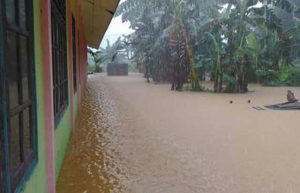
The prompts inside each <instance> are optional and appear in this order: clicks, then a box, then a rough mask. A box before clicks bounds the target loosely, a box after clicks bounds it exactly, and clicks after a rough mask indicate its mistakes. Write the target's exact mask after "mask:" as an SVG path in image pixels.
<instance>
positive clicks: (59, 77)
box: [51, 0, 68, 125]
mask: <svg viewBox="0 0 300 193" xmlns="http://www.w3.org/2000/svg"><path fill="white" fill-rule="evenodd" d="M51 14H52V17H51V18H52V24H51V25H52V62H53V64H52V68H53V101H54V119H55V125H58V123H59V121H60V119H61V117H62V115H63V113H64V111H65V109H66V107H67V106H68V65H67V37H66V36H67V34H66V1H65V0H52V1H51Z"/></svg>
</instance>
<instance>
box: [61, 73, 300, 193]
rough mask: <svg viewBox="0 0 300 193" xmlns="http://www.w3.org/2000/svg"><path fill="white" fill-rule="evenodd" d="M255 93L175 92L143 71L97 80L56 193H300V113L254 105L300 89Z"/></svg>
mask: <svg viewBox="0 0 300 193" xmlns="http://www.w3.org/2000/svg"><path fill="white" fill-rule="evenodd" d="M250 89H251V90H253V92H249V93H247V94H235V95H233V94H213V93H191V92H171V91H170V86H169V85H153V84H147V83H146V82H145V80H144V79H143V78H142V76H141V75H136V74H135V75H130V76H129V77H106V76H104V75H102V74H101V75H93V76H91V77H90V78H89V80H88V84H87V90H86V92H85V94H84V100H83V106H82V109H81V112H80V115H79V120H78V122H77V127H76V129H75V131H74V133H73V135H72V137H71V142H70V145H69V150H68V153H67V156H66V158H65V161H64V165H63V169H62V171H61V175H60V177H59V180H58V184H57V191H58V193H98V192H99V193H101V192H103V193H110V192H112V193H113V192H120V193H194V192H195V193H229V192H230V193H292V192H295V193H296V192H300V140H299V139H300V127H299V118H300V114H299V111H273V110H268V109H265V110H256V109H253V108H252V107H263V105H269V104H276V103H280V102H285V100H286V99H285V95H286V91H287V89H291V90H292V91H294V93H295V95H296V96H300V89H299V88H285V87H281V88H262V87H259V86H257V85H252V86H251V87H250ZM249 100H250V101H251V103H248V101H249ZM230 101H232V102H233V103H232V104H231V103H230Z"/></svg>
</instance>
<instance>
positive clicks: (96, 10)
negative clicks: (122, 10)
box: [79, 0, 120, 48]
mask: <svg viewBox="0 0 300 193" xmlns="http://www.w3.org/2000/svg"><path fill="white" fill-rule="evenodd" d="M119 3H120V0H110V1H108V0H79V6H80V15H81V18H82V20H83V25H84V30H85V38H86V41H87V44H88V46H90V47H93V48H99V45H100V43H101V40H102V39H103V36H104V34H105V32H106V31H107V28H108V26H109V24H110V23H111V20H112V18H113V17H114V13H115V12H116V10H117V7H118V5H119Z"/></svg>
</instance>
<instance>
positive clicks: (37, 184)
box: [23, 0, 46, 193]
mask: <svg viewBox="0 0 300 193" xmlns="http://www.w3.org/2000/svg"><path fill="white" fill-rule="evenodd" d="M39 14H40V1H39V0H34V24H35V25H34V45H35V77H36V95H37V101H36V102H37V104H38V105H37V109H36V110H37V123H38V124H37V129H38V135H37V136H38V163H37V165H36V167H35V168H34V170H33V174H32V176H30V177H29V181H28V182H27V183H26V184H25V185H24V186H23V189H24V193H42V192H45V191H46V164H45V163H46V155H45V136H46V135H45V118H44V92H43V91H44V84H43V81H41V80H43V65H42V53H41V46H42V45H41V35H40V34H41V31H40V25H39V23H40V17H39Z"/></svg>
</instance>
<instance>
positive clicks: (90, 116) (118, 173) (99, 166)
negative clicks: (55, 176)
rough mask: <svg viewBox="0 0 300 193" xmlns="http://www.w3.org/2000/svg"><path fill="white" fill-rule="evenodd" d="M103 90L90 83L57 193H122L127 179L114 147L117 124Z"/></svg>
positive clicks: (92, 82)
mask: <svg viewBox="0 0 300 193" xmlns="http://www.w3.org/2000/svg"><path fill="white" fill-rule="evenodd" d="M103 89H105V88H103V87H101V90H100V88H99V87H98V86H97V85H96V82H95V81H89V83H88V86H87V89H86V91H85V93H84V100H83V103H82V109H81V111H80V114H79V120H78V121H77V126H76V130H75V131H74V133H73V135H72V137H71V142H70V144H69V149H68V153H67V155H66V158H65V161H64V165H63V168H62V170H61V176H60V178H59V180H58V184H57V191H58V193H77V192H78V193H95V192H124V191H125V187H124V185H123V184H122V180H125V179H126V178H127V172H126V169H125V167H123V166H122V159H121V158H120V154H119V153H118V151H117V150H116V149H115V148H114V147H115V146H114V142H113V139H114V135H115V134H116V133H115V132H116V129H114V128H117V127H118V125H119V123H118V121H117V117H116V116H117V115H116V113H115V111H114V104H113V103H112V101H111V100H109V99H110V97H107V96H105V95H106V94H107V92H105V91H104V90H103Z"/></svg>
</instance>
